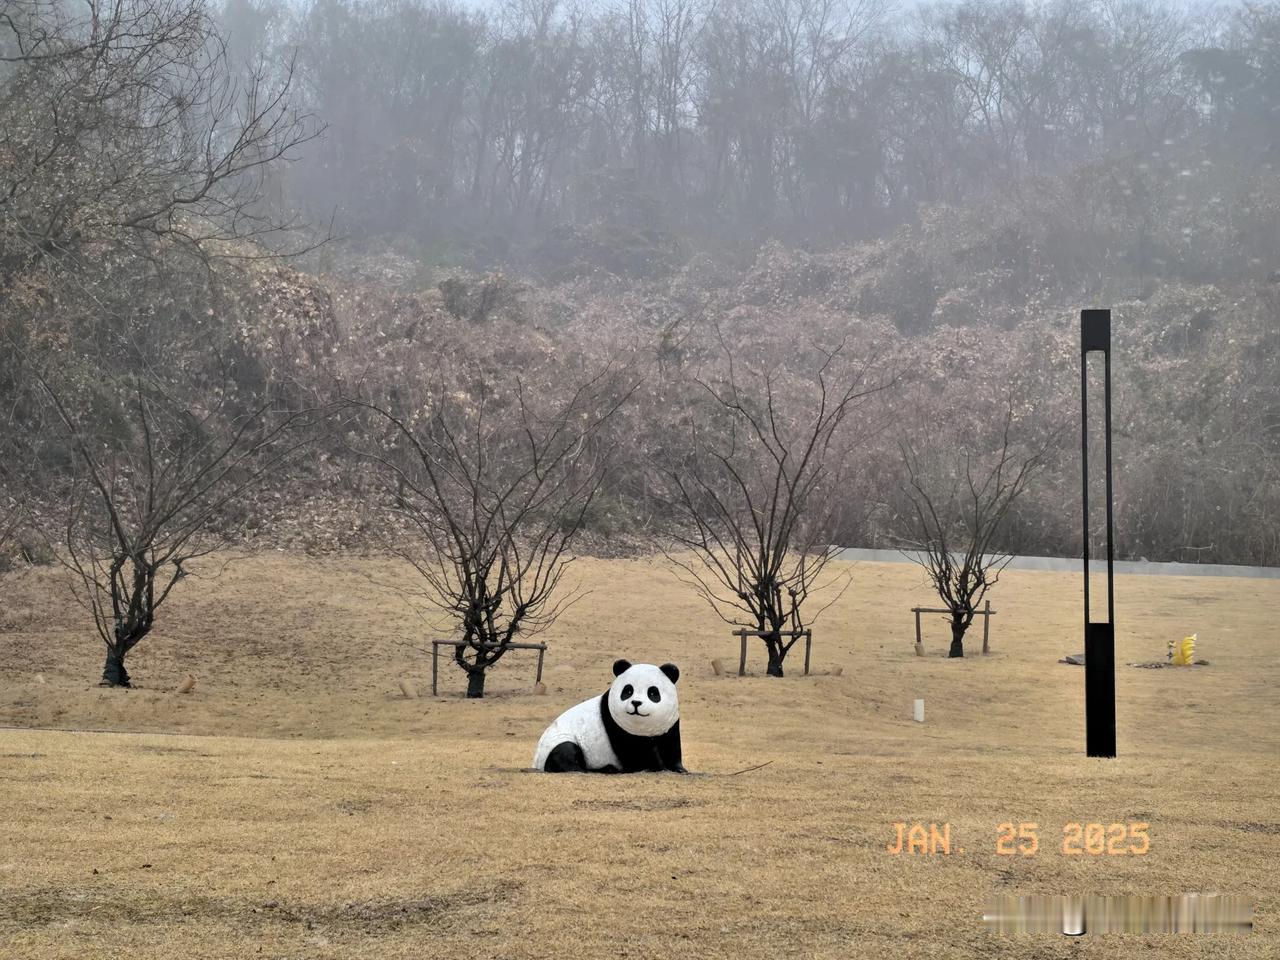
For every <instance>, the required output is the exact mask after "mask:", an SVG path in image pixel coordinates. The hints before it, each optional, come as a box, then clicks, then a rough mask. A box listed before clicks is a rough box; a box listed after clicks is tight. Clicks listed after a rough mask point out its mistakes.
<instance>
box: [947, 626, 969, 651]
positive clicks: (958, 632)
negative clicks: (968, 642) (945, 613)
mask: <svg viewBox="0 0 1280 960" xmlns="http://www.w3.org/2000/svg"><path fill="white" fill-rule="evenodd" d="M968 628H969V625H968V624H967V623H965V622H964V621H963V620H952V621H951V652H950V653H949V654H947V656H949V657H963V656H964V632H965V630H967V629H968Z"/></svg>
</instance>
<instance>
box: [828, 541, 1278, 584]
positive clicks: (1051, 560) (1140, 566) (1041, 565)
mask: <svg viewBox="0 0 1280 960" xmlns="http://www.w3.org/2000/svg"><path fill="white" fill-rule="evenodd" d="M836 558H837V559H839V560H867V561H870V562H872V563H910V562H912V561H911V558H910V555H909V554H904V553H903V552H902V551H900V550H862V549H859V548H857V547H843V548H841V549H839V550H838V552H837V553H836ZM1008 569H1010V570H1051V571H1055V572H1058V573H1080V572H1082V570H1083V567H1082V565H1081V560H1080V558H1079V557H1074V558H1068V557H1014V558H1013V559H1012V560H1011V561H1010V562H1009V567H1008ZM1115 570H1116V575H1117V576H1119V575H1121V574H1124V575H1126V576H1127V575H1132V574H1136V575H1140V576H1141V575H1146V576H1159V577H1261V578H1263V579H1268V580H1280V567H1237V566H1232V565H1230V564H1225V563H1149V562H1147V561H1145V560H1117V561H1116V563H1115ZM1089 571H1090V572H1091V573H1102V574H1105V573H1106V572H1107V561H1106V558H1105V557H1103V558H1102V559H1101V560H1099V559H1098V558H1096V557H1095V558H1093V559H1091V560H1090V561H1089Z"/></svg>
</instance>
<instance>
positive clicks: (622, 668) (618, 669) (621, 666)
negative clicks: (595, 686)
mask: <svg viewBox="0 0 1280 960" xmlns="http://www.w3.org/2000/svg"><path fill="white" fill-rule="evenodd" d="M630 669H631V661H630V660H615V661H613V675H614V676H615V677H620V676H622V675H623V673H625V672H626V671H628V670H630Z"/></svg>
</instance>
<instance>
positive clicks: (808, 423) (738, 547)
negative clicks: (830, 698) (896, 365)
mask: <svg viewBox="0 0 1280 960" xmlns="http://www.w3.org/2000/svg"><path fill="white" fill-rule="evenodd" d="M721 346H722V350H723V356H724V362H725V373H724V375H723V377H722V378H721V379H718V380H716V381H714V382H713V381H709V380H705V379H702V378H695V380H694V384H695V387H696V389H697V391H698V392H699V393H700V395H701V403H700V404H698V405H697V406H696V407H695V412H694V414H693V419H692V421H691V428H690V435H689V437H688V443H687V446H686V448H685V449H684V450H682V451H680V452H679V453H678V454H677V456H676V457H674V458H673V460H672V461H671V462H669V463H667V464H665V465H664V469H663V470H662V473H661V477H660V479H659V482H660V483H661V484H663V485H664V486H665V488H666V490H667V492H668V495H669V498H670V501H671V507H672V509H673V510H674V511H675V518H676V525H675V527H674V530H673V531H672V532H671V534H670V537H671V540H672V541H673V542H674V544H675V545H676V547H677V550H668V556H669V557H670V559H671V560H672V561H673V562H674V563H675V564H676V565H677V567H678V568H679V569H680V570H681V571H683V573H684V574H685V575H686V576H687V578H688V581H687V582H689V583H690V585H691V586H693V587H694V589H695V590H697V592H698V594H699V595H700V596H702V597H703V599H705V600H706V601H707V602H708V603H709V604H710V605H711V607H712V609H713V610H715V612H716V613H717V614H718V615H719V616H720V618H721V619H722V620H724V621H725V622H726V623H729V624H732V625H736V626H742V627H748V628H751V629H754V630H758V631H761V632H762V633H763V636H762V638H761V639H762V640H763V642H764V645H765V648H766V649H767V650H768V654H769V666H768V673H769V676H773V677H781V676H782V675H783V661H784V660H785V659H786V656H787V653H788V652H790V650H791V648H792V647H793V646H794V645H795V643H796V641H797V639H799V633H800V631H802V630H804V629H806V628H808V627H809V626H810V625H811V624H812V623H813V622H814V620H816V619H817V617H818V616H819V615H820V614H821V613H822V610H825V609H826V607H825V606H824V607H823V608H822V609H820V610H817V611H812V610H810V609H809V608H807V607H806V606H805V604H806V602H807V601H808V599H809V597H810V595H811V594H812V593H813V592H815V590H817V589H819V588H821V587H824V586H831V585H833V579H832V578H827V579H824V578H823V573H824V571H825V569H826V567H827V565H828V562H829V560H830V559H831V556H832V551H831V546H830V545H831V543H832V539H833V537H834V536H836V535H837V532H838V527H839V523H840V516H841V514H842V512H843V509H844V502H845V498H846V497H847V496H848V491H847V490H846V489H845V488H844V482H843V481H844V480H845V479H846V469H847V466H848V463H847V459H848V458H847V454H848V450H849V445H848V442H847V438H845V437H843V436H841V427H842V426H844V425H846V422H847V421H848V420H849V418H850V415H851V414H852V413H853V412H854V411H855V410H857V409H858V408H859V407H860V406H861V405H862V404H863V402H864V401H865V400H867V399H868V398H869V397H870V396H871V395H872V394H874V393H876V392H877V391H879V390H882V389H884V387H886V386H887V385H888V383H889V382H890V381H889V380H888V379H887V378H886V379H876V378H875V377H874V373H875V365H874V364H873V363H872V362H870V361H868V362H866V363H863V364H859V365H857V366H856V367H855V369H854V370H852V371H842V376H841V379H842V380H843V386H840V387H834V386H833V384H832V382H831V381H832V377H833V376H834V374H835V369H836V364H837V361H838V360H840V359H842V356H841V353H842V352H841V350H839V349H837V350H835V351H832V352H830V353H824V354H822V359H821V362H820V363H819V365H818V367H817V373H816V375H815V378H814V382H813V383H812V384H809V387H810V388H811V389H810V390H809V391H806V392H807V393H808V394H809V396H808V397H807V398H806V400H807V402H804V401H797V400H795V398H788V399H784V397H783V396H781V395H780V394H779V392H778V390H779V386H780V385H779V383H778V380H777V377H776V375H775V374H773V373H771V372H770V373H755V372H752V373H746V372H740V371H739V370H738V369H737V365H736V364H735V362H734V359H733V354H732V351H731V350H730V348H729V346H728V345H727V344H725V343H724V342H723V340H722V341H721ZM748 380H750V381H754V382H755V383H756V384H758V385H759V388H760V395H757V394H756V393H754V392H753V391H750V390H748V388H747V386H746V384H747V382H748ZM699 408H700V412H699ZM800 409H803V410H804V412H803V413H797V412H796V411H797V410H800ZM838 595H839V594H837V595H836V596H837V597H838ZM834 599H835V598H833V599H832V600H831V601H829V602H828V604H827V606H830V603H831V602H834Z"/></svg>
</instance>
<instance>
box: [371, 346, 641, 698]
mask: <svg viewBox="0 0 1280 960" xmlns="http://www.w3.org/2000/svg"><path fill="white" fill-rule="evenodd" d="M633 389H634V387H630V388H628V387H626V386H625V385H624V384H623V383H622V381H621V379H620V376H619V371H618V370H616V369H615V368H613V367H606V368H605V369H603V370H601V371H600V372H598V373H596V374H595V375H593V376H590V377H588V378H587V379H585V380H584V381H583V382H582V383H581V384H579V385H578V386H577V387H575V388H571V389H570V390H569V391H568V393H567V396H566V398H565V399H562V400H558V401H555V402H552V403H551V404H549V405H547V406H546V407H545V408H544V409H539V405H538V404H537V403H535V401H534V398H533V396H532V395H531V394H533V393H534V392H535V391H533V390H531V389H530V388H529V386H528V385H527V384H526V383H525V382H524V381H523V380H522V379H521V378H520V377H519V376H508V377H502V376H500V375H497V376H495V375H493V374H492V373H490V372H486V371H484V370H480V369H475V368H472V369H463V368H462V365H460V364H455V365H446V364H444V363H443V362H442V363H441V365H440V366H439V368H438V370H437V376H436V379H435V382H434V384H432V385H431V389H430V390H429V393H428V395H427V396H426V397H424V398H422V399H421V401H420V402H417V403H414V402H407V403H405V402H402V403H401V404H400V405H399V406H397V407H395V408H392V407H388V406H383V405H378V404H373V403H367V402H361V405H362V406H365V407H367V408H368V409H370V410H373V411H374V412H376V413H377V414H378V415H380V416H381V417H382V418H383V420H384V421H385V423H386V424H388V425H389V431H388V432H387V433H386V435H384V437H383V438H382V443H381V445H380V447H379V448H378V449H368V448H365V449H363V450H360V451H358V452H361V453H363V455H365V456H367V457H369V458H371V459H373V460H374V461H375V462H377V463H379V464H381V465H382V467H384V468H385V472H384V474H383V479H384V481H385V484H386V491H387V494H388V496H389V499H390V502H391V508H392V510H393V511H394V513H395V515H396V516H397V517H399V518H400V519H401V520H403V521H405V523H406V525H407V529H408V532H409V536H408V538H395V537H393V538H391V541H390V545H391V548H392V549H393V550H394V551H395V552H396V553H397V554H398V555H399V556H401V557H402V558H403V559H405V560H406V561H408V562H409V563H410V564H411V565H412V566H413V568H414V570H416V571H417V573H418V574H419V575H420V576H421V577H422V580H423V582H424V586H425V587H426V602H428V603H429V604H431V605H432V606H434V607H435V608H436V609H438V610H439V611H441V612H443V613H444V614H445V615H446V616H447V618H448V620H449V622H450V623H451V625H452V627H453V629H454V632H455V634H456V636H457V638H458V639H459V640H461V641H462V645H460V646H457V647H456V648H455V652H454V662H455V663H456V664H457V665H458V667H459V668H460V669H461V670H463V671H464V672H465V673H466V675H467V696H468V697H473V698H474V697H483V696H484V683H485V676H486V672H487V671H488V669H489V668H490V667H492V666H493V665H494V664H495V663H497V662H498V661H499V660H500V659H501V658H502V656H503V655H504V654H505V653H506V652H507V650H509V649H510V645H511V644H512V643H514V642H518V641H520V640H521V638H524V637H530V636H533V635H535V634H537V633H538V632H540V631H542V630H545V629H546V628H547V627H549V626H551V624H553V623H554V622H555V621H556V618H557V617H559V615H560V614H561V613H562V612H563V611H564V609H565V608H566V607H567V606H568V605H569V604H570V603H572V602H573V601H574V600H575V599H576V598H577V597H578V596H579V595H580V594H578V593H577V592H576V591H566V590H564V589H563V588H562V581H563V579H564V574H565V572H566V569H567V568H568V565H569V564H570V562H571V561H572V559H573V558H572V556H571V555H570V553H569V549H570V546H571V545H572V543H573V541H574V539H575V538H576V537H577V535H578V534H579V533H580V532H581V530H582V528H583V525H584V524H585V522H586V520H587V517H588V511H589V510H590V509H591V506H592V504H593V503H594V502H595V500H596V497H597V495H598V494H599V493H600V490H601V487H602V485H603V483H604V480H605V474H606V469H607V467H608V464H609V460H610V457H611V456H612V453H613V449H612V447H611V445H609V444H608V443H606V442H604V440H603V438H602V437H601V428H602V427H603V425H604V424H605V423H606V422H607V421H608V420H609V419H610V418H611V417H612V416H613V414H614V413H615V412H616V411H617V410H618V408H619V407H620V406H621V405H622V404H623V403H624V402H625V401H626V399H627V397H628V396H629V395H630V393H631V391H632V390H633ZM537 392H538V393H541V392H543V391H541V390H539V391H537ZM547 392H550V390H548V391H547Z"/></svg>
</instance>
